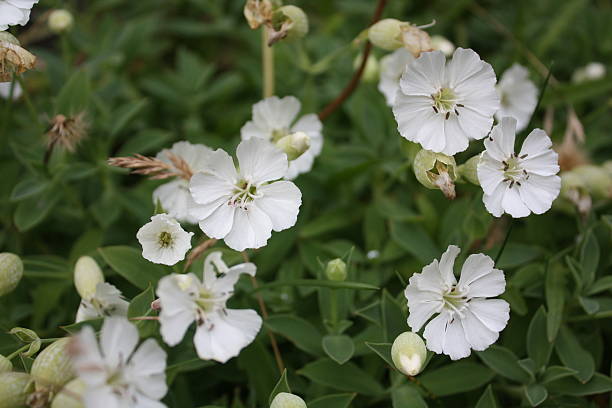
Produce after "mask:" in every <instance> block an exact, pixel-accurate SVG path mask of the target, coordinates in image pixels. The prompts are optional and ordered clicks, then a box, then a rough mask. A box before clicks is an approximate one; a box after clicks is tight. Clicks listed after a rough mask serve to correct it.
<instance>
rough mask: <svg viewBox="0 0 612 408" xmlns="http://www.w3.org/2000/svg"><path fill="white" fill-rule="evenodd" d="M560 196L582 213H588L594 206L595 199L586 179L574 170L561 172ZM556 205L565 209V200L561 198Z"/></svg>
mask: <svg viewBox="0 0 612 408" xmlns="http://www.w3.org/2000/svg"><path fill="white" fill-rule="evenodd" d="M560 196H561V197H562V198H563V199H565V200H566V201H568V202H569V203H571V205H573V207H575V208H576V209H577V210H578V212H579V213H580V214H588V213H589V212H590V211H591V207H592V206H593V199H592V198H591V195H590V194H589V191H588V190H587V188H586V186H585V183H584V181H583V180H582V178H581V177H580V176H579V175H578V174H576V173H575V172H573V171H564V172H562V173H561V193H560ZM556 205H557V207H558V208H560V209H564V201H563V200H559V201H558V203H557V204H556ZM570 208H571V207H570Z"/></svg>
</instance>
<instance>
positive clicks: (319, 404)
mask: <svg viewBox="0 0 612 408" xmlns="http://www.w3.org/2000/svg"><path fill="white" fill-rule="evenodd" d="M355 395H356V394H332V395H326V396H324V397H320V398H317V399H315V400H313V401H311V402H309V403H308V407H309V408H348V407H349V405H350V404H351V401H352V400H353V399H354V398H355Z"/></svg>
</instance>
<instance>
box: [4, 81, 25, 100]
mask: <svg viewBox="0 0 612 408" xmlns="http://www.w3.org/2000/svg"><path fill="white" fill-rule="evenodd" d="M11 84H12V83H11V82H0V98H2V99H8V98H9V97H10V96H11V86H12V85H11ZM22 94H23V89H21V84H20V83H19V82H15V86H14V88H13V100H17V99H19V98H20V97H21V95H22Z"/></svg>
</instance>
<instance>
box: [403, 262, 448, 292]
mask: <svg viewBox="0 0 612 408" xmlns="http://www.w3.org/2000/svg"><path fill="white" fill-rule="evenodd" d="M408 282H409V284H410V285H415V286H416V287H417V288H418V289H419V290H421V291H429V292H433V293H437V294H440V295H441V294H442V292H443V290H444V286H445V283H444V281H443V280H442V275H441V274H440V270H439V269H438V260H437V259H434V260H433V261H432V262H431V263H430V264H429V265H426V266H425V267H424V268H423V271H422V272H421V273H415V274H414V275H412V276H411V277H410V279H409V281H408Z"/></svg>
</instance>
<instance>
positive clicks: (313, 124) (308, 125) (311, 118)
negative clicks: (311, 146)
mask: <svg viewBox="0 0 612 408" xmlns="http://www.w3.org/2000/svg"><path fill="white" fill-rule="evenodd" d="M322 130H323V123H321V120H320V119H319V117H318V116H317V115H316V114H314V113H309V114H307V115H304V116H302V117H301V118H300V119H299V120H298V121H297V122H295V124H294V125H293V126H292V127H291V131H292V132H304V133H306V134H308V136H311V137H312V135H313V134H320V133H321V131H322Z"/></svg>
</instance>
